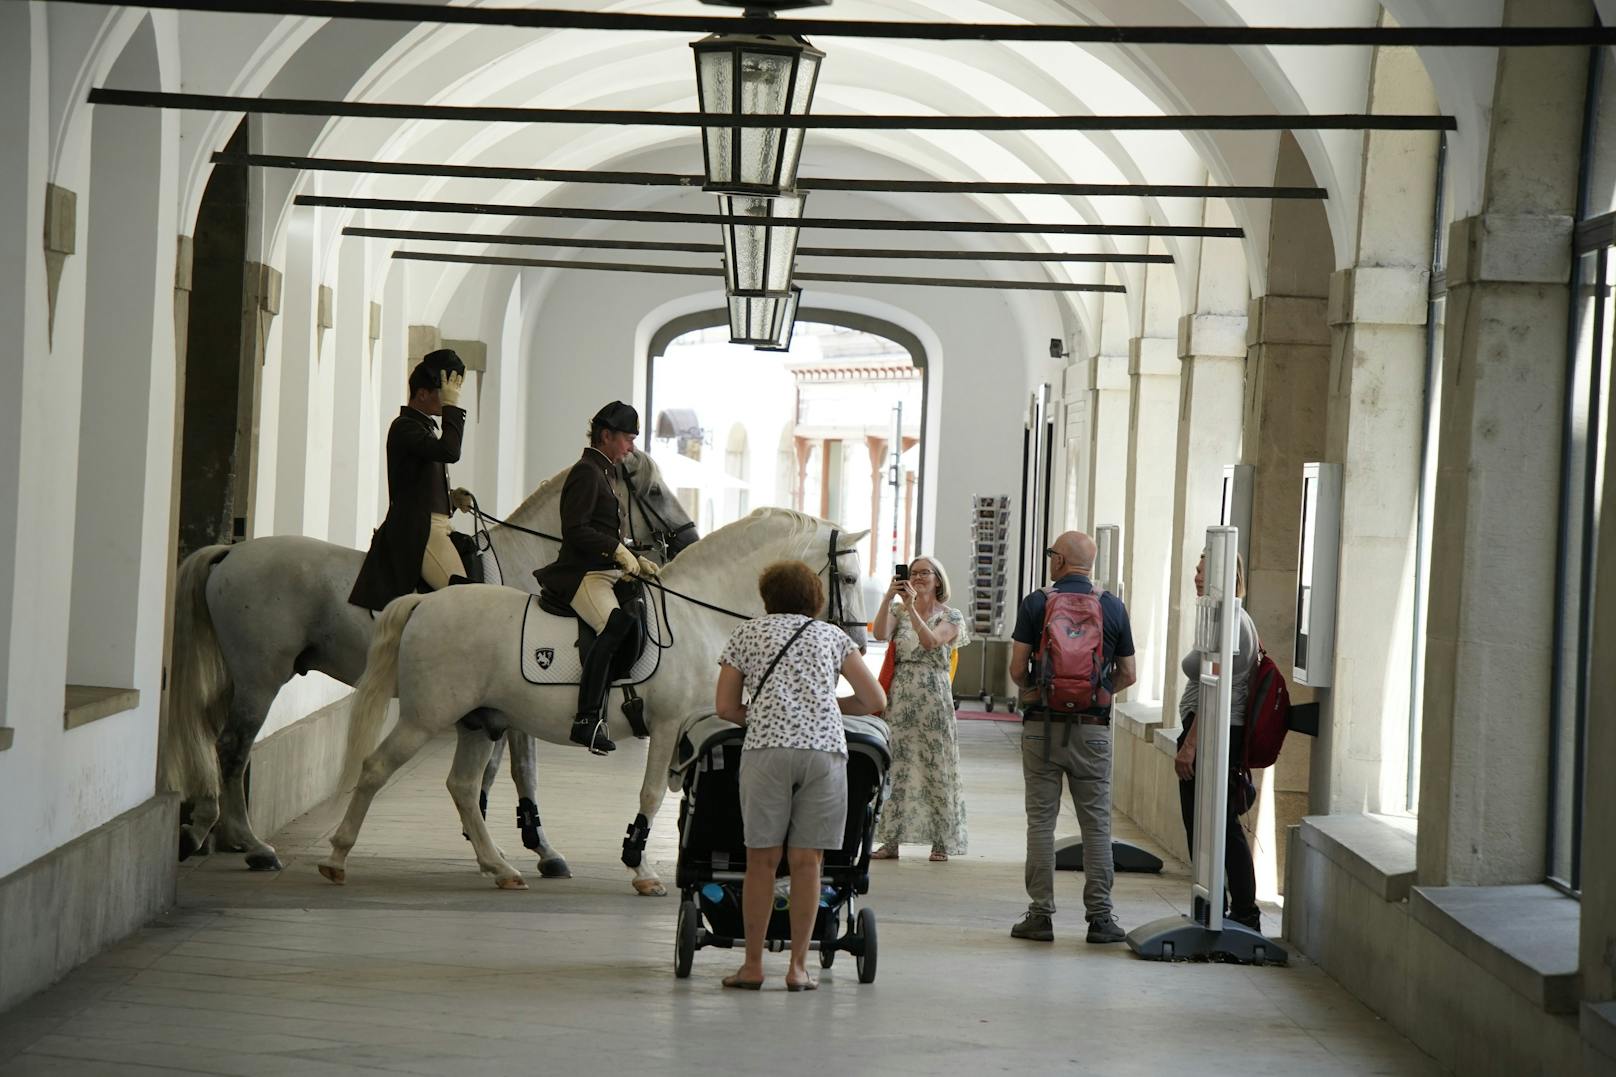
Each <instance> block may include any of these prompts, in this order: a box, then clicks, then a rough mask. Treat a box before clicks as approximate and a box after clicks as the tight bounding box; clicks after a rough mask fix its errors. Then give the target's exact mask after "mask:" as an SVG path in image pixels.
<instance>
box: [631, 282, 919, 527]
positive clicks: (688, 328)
mask: <svg viewBox="0 0 1616 1077" xmlns="http://www.w3.org/2000/svg"><path fill="white" fill-rule="evenodd" d="M797 321H799V322H805V323H806V322H817V323H820V324H822V325H834V326H839V327H841V328H843V329H852V330H855V331H857V332H861V333H868V334H870V335H871V336H876V337H881V338H883V339H886V340H890V341H891V342H892V343H894V344H896V345H898V347H900V348H902V349H903V350H904V351H906V352H908V353H909V361H910V362H911V363H913V364H914V366H915V367H916V368H917V369H918V370H919V371H920V443H921V444H922V445H929V444H930V443H931V433H932V431H931V365H930V356H929V354H928V352H927V350H926V345H925V344H924V342H922V341H921V339H920V337H919V336H918V335H916V334H915V333H913V332H911V331H910V330H908V329H905V328H904V327H903V326H901V325H899V324H898V323H896V322H893V321H890V320H888V319H886V318H881V317H878V316H876V315H872V314H863V313H858V312H854V311H848V310H837V309H835V308H832V307H802V308H801V309H799V310H798V311H797ZM728 324H729V312H728V311H727V310H723V309H719V308H716V307H715V308H711V309H708V310H698V311H693V312H691V313H689V314H681V315H678V316H677V317H674V318H670V319H669V320H668V321H666V322H664V323H663V324H662V326H661V327H660V328H659V329H657V330H656V331H655V332H654V333H652V334H651V339H650V343H649V344H648V345H647V346H646V350H645V410H644V414H646V415H655V414H656V411H655V409H654V404H655V401H654V400H653V399H652V392H653V386H654V385H655V383H656V379H655V377H654V373H655V369H656V361H657V359H658V357H660V356H661V355H663V354H664V353H665V352H666V351H667V350H668V345H670V344H672V343H673V342H674V341H675V340H677V339H679V338H680V337H682V336H684V335H685V334H686V333H694V332H696V331H698V330H701V329H711V328H713V327H715V326H721V325H723V326H727V325H728ZM926 455H927V454H926V453H924V452H922V453H920V454H919V466H918V468H917V469H916V471H917V474H916V484H915V485H916V490H917V492H916V494H915V507H914V521H915V522H914V539H913V548H914V549H916V550H923V549H926V548H927V546H926V537H925V521H926V494H927V491H929V490H930V488H931V487H930V483H929V477H930V476H929V475H928V472H927V468H926Z"/></svg>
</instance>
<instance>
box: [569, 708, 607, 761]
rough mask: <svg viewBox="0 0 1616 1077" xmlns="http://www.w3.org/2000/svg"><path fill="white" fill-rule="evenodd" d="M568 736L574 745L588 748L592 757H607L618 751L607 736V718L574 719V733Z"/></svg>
mask: <svg viewBox="0 0 1616 1077" xmlns="http://www.w3.org/2000/svg"><path fill="white" fill-rule="evenodd" d="M568 735H569V737H570V738H571V740H572V742H573V743H574V744H581V745H583V746H584V747H585V748H588V749H589V754H590V755H605V754H606V753H607V752H615V751H616V750H617V745H616V744H614V743H612V739H611V738H610V737H608V736H607V735H606V719H605V718H589V717H583V718H574V719H573V720H572V731H571V733H570V734H568Z"/></svg>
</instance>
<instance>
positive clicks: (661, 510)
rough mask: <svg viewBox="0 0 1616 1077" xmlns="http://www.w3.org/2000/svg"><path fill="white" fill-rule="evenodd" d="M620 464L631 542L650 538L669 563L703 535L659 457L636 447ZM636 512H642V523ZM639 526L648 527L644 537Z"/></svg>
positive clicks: (664, 560)
mask: <svg viewBox="0 0 1616 1077" xmlns="http://www.w3.org/2000/svg"><path fill="white" fill-rule="evenodd" d="M617 467H618V470H619V473H620V474H621V475H622V477H623V489H624V490H625V491H627V493H628V501H629V508H628V528H629V535H628V539H629V541H630V542H631V543H633V542H636V541H641V540H648V541H649V542H650V543H651V545H653V546H655V547H656V548H657V550H658V551H660V552H661V555H662V561H663V563H667V562H668V561H672V560H673V559H674V558H675V557H678V556H679V552H680V551H681V550H684V549H685V548H686V547H688V546H689V545H690V544H691V543H693V542H695V541H696V540H697V539H699V538H701V535H700V534H698V533H697V531H696V521H694V520H692V519H691V518H690V514H689V513H688V512H686V511H685V507H684V506H683V505H681V504H680V503H679V499H678V498H676V497H674V496H673V492H672V491H671V490H669V489H668V484H667V483H666V482H664V481H663V479H662V472H661V470H660V469H659V468H658V467H657V465H656V461H655V460H653V459H651V457H649V456H648V455H646V454H645V453H644V452H642V451H641V450H639V449H635V450H633V451H632V452H630V453H629V454H628V455H627V456H625V457H624V458H623V460H622V462H621V463H619V464H618V465H617ZM636 514H638V515H639V524H638V525H637V524H636V521H635V515H636ZM639 525H643V526H644V528H645V533H644V534H643V536H642V535H641V534H638V533H636V532H637V531H638V526H639Z"/></svg>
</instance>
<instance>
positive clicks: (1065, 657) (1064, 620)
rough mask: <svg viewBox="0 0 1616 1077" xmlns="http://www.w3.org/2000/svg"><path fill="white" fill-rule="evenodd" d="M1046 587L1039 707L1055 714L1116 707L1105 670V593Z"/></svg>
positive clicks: (1040, 648)
mask: <svg viewBox="0 0 1616 1077" xmlns="http://www.w3.org/2000/svg"><path fill="white" fill-rule="evenodd" d="M1103 593H1104V592H1100V591H1094V592H1090V593H1089V594H1086V595H1083V594H1071V593H1068V592H1062V591H1057V590H1055V589H1054V588H1053V587H1046V588H1044V598H1045V604H1044V631H1043V635H1042V636H1041V637H1040V638H1039V640H1038V652H1037V657H1038V667H1037V668H1038V695H1039V705H1040V706H1042V707H1044V708H1045V709H1046V710H1048V711H1049V712H1050V713H1051V714H1077V713H1078V712H1080V711H1086V710H1091V709H1093V708H1096V707H1108V706H1110V705H1111V693H1110V692H1109V691H1107V690H1106V687H1105V685H1104V683H1102V681H1101V679H1100V677H1101V674H1103V673H1104V672H1105V616H1104V613H1103V612H1102V610H1101V607H1100V595H1101V594H1103Z"/></svg>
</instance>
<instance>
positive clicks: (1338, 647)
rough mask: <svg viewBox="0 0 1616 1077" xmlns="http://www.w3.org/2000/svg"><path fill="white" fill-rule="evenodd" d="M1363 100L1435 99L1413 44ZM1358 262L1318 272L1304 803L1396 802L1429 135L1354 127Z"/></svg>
mask: <svg viewBox="0 0 1616 1077" xmlns="http://www.w3.org/2000/svg"><path fill="white" fill-rule="evenodd" d="M1369 106H1370V107H1369V111H1370V112H1411V113H1424V112H1435V111H1438V110H1439V106H1438V104H1437V101H1436V93H1435V90H1434V89H1433V88H1432V86H1431V80H1430V78H1429V77H1428V76H1427V75H1426V73H1425V66H1424V64H1423V63H1422V62H1421V61H1420V58H1419V56H1418V55H1417V54H1416V52H1415V51H1414V50H1413V49H1404V48H1382V49H1377V50H1376V51H1375V59H1374V67H1373V69H1372V73H1371V78H1370V91H1369ZM1363 148H1364V155H1363V162H1364V163H1363V183H1362V189H1361V195H1360V197H1361V205H1360V208H1359V215H1358V218H1359V223H1358V251H1357V258H1356V264H1355V265H1353V266H1350V267H1349V268H1346V269H1343V270H1340V271H1339V272H1337V273H1336V274H1335V275H1334V276H1333V277H1332V278H1331V282H1330V315H1329V316H1330V326H1331V340H1332V355H1331V376H1330V401H1329V434H1328V449H1327V458H1328V459H1329V460H1331V461H1333V462H1337V463H1340V464H1342V465H1343V467H1342V488H1341V553H1340V561H1339V576H1338V579H1339V581H1340V582H1339V585H1338V587H1337V589H1336V632H1335V666H1334V674H1333V676H1332V683H1331V687H1330V688H1329V689H1328V690H1326V691H1321V692H1320V693H1319V700H1320V704H1321V706H1322V719H1321V722H1320V733H1319V739H1318V740H1317V741H1316V742H1315V743H1314V745H1313V759H1312V771H1311V775H1310V784H1309V793H1310V800H1311V805H1312V810H1313V811H1314V812H1315V813H1319V814H1329V813H1330V812H1336V811H1341V812H1361V811H1370V812H1400V811H1403V810H1405V808H1408V807H1411V805H1409V804H1408V803H1407V800H1408V797H1407V780H1408V754H1409V753H1408V748H1409V744H1408V740H1409V714H1410V706H1409V702H1410V697H1411V693H1412V687H1413V686H1412V684H1411V678H1412V663H1413V646H1414V614H1415V603H1416V602H1417V601H1419V595H1418V592H1417V590H1416V587H1415V554H1416V549H1417V545H1418V542H1419V534H1418V512H1419V486H1420V456H1421V448H1422V445H1421V436H1422V422H1423V418H1424V411H1425V404H1426V401H1425V367H1426V347H1427V346H1426V341H1427V328H1426V309H1427V305H1428V302H1429V299H1428V296H1429V294H1430V262H1431V233H1432V224H1433V217H1434V214H1435V198H1436V184H1437V170H1436V162H1437V149H1438V139H1437V136H1436V135H1434V134H1430V133H1428V132H1408V131H1370V132H1365V134H1364V136H1363Z"/></svg>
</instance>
